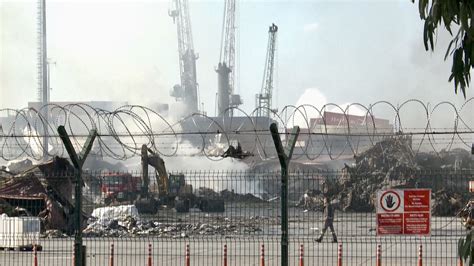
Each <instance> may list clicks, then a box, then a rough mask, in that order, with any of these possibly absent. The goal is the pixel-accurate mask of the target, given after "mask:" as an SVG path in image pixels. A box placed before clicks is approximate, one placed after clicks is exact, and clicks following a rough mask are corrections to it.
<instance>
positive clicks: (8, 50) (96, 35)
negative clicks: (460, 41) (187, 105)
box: [0, 0, 473, 114]
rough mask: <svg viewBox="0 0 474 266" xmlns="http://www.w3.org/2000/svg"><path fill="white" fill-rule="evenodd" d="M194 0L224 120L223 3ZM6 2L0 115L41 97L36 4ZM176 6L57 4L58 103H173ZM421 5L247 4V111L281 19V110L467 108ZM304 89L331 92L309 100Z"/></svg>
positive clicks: (209, 83)
mask: <svg viewBox="0 0 474 266" xmlns="http://www.w3.org/2000/svg"><path fill="white" fill-rule="evenodd" d="M190 2H191V4H190V12H191V20H192V28H193V37H194V46H195V50H196V52H198V53H199V59H198V63H197V68H198V69H197V72H198V82H199V84H200V95H201V101H202V102H204V104H205V109H206V110H207V111H208V113H209V114H214V103H215V94H216V91H217V88H216V87H217V82H216V80H217V77H216V73H215V71H214V68H215V66H216V65H217V63H218V59H219V46H220V43H219V42H220V34H221V28H222V15H223V0H222V1H190ZM0 3H1V4H0V34H1V46H0V108H5V107H13V108H20V107H24V106H26V104H27V102H28V101H34V100H36V98H37V96H36V95H37V85H36V84H37V81H36V63H37V61H36V48H37V47H36V6H37V4H36V1H34V0H28V1H27V0H22V1H9V0H0ZM169 7H170V2H168V1H158V0H150V1H132V0H122V1H112V0H109V1H105V0H101V1H78V0H56V1H47V24H48V57H50V58H52V60H53V61H55V62H56V65H55V66H52V70H51V75H52V76H51V85H52V87H53V90H52V93H51V100H52V101H74V100H81V101H89V100H114V101H129V102H132V103H136V104H140V103H147V102H150V101H152V102H170V101H172V99H171V98H170V96H169V90H170V89H171V87H172V86H173V85H174V84H176V83H178V81H179V72H178V54H177V37H176V25H174V24H173V21H172V19H171V18H170V17H169V16H168V8H169ZM417 9H418V7H417V4H413V3H411V1H409V0H400V1H395V0H393V1H355V0H352V1H263V0H262V1H240V3H239V12H238V21H239V22H238V24H239V36H240V38H239V42H238V48H239V52H240V54H239V57H238V61H239V63H240V65H239V66H240V67H239V71H238V73H237V75H238V81H237V82H238V84H239V85H240V86H239V88H238V89H237V92H238V93H240V94H241V95H242V96H243V100H244V106H243V108H244V109H245V110H252V109H253V108H254V107H255V94H256V93H258V92H259V91H260V88H261V84H262V75H263V67H264V61H265V54H266V45H267V39H268V34H267V30H268V26H269V25H270V24H271V23H275V24H277V25H278V27H279V32H278V45H277V47H278V51H277V73H276V75H277V80H276V81H277V82H276V86H277V89H276V91H275V97H276V99H277V104H278V106H279V107H281V106H283V105H287V104H297V102H299V103H316V104H317V103H319V104H320V103H321V102H325V101H328V102H335V103H339V104H342V103H348V102H361V103H363V104H369V103H372V102H375V101H378V100H388V101H390V102H393V103H394V104H397V103H398V102H401V101H404V100H407V99H411V98H417V99H420V100H422V101H424V102H440V101H444V100H447V101H452V102H455V103H456V104H457V105H461V104H462V103H463V102H464V98H463V97H462V95H455V94H454V88H453V84H451V83H448V82H447V80H448V77H449V70H450V63H451V62H450V61H447V62H444V61H443V56H444V52H445V49H446V44H447V37H446V36H444V37H440V38H439V40H438V41H437V42H438V46H437V52H436V53H434V54H433V53H431V52H426V51H425V50H424V47H423V43H422V29H423V22H422V21H421V20H420V19H419V15H418V13H417ZM308 89H313V91H308ZM305 91H306V94H305V95H321V97H319V98H316V97H308V96H307V97H305V98H304V99H300V100H299V98H300V96H301V95H303V93H304V92H305ZM472 95H473V94H472V89H469V90H468V98H469V97H470V96H472ZM324 98H325V100H324ZM322 99H323V100H322ZM298 100H299V101H298Z"/></svg>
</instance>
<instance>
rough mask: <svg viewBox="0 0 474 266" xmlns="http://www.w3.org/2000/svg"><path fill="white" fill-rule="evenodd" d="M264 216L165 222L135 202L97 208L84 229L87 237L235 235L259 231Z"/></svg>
mask: <svg viewBox="0 0 474 266" xmlns="http://www.w3.org/2000/svg"><path fill="white" fill-rule="evenodd" d="M261 221H262V219H260V218H259V217H250V218H249V219H241V220H231V219H229V218H225V217H213V218H212V220H211V221H210V222H209V223H204V222H198V223H162V222H159V221H152V220H151V221H145V220H143V219H141V218H140V216H139V215H138V211H137V209H136V207H135V206H133V205H127V206H115V207H105V208H98V209H95V210H94V212H93V213H92V218H91V219H90V221H89V225H88V226H87V228H86V229H84V230H83V233H84V236H87V237H105V236H107V237H123V236H140V235H154V236H157V237H166V238H183V237H190V236H196V235H232V234H242V233H256V232H259V231H261V229H260V228H259V227H258V226H257V225H258V224H259V223H260V222H261Z"/></svg>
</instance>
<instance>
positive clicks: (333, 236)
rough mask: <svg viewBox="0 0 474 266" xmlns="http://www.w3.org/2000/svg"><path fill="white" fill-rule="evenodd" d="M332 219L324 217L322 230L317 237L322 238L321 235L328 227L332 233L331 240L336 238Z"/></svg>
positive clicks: (322, 235)
mask: <svg viewBox="0 0 474 266" xmlns="http://www.w3.org/2000/svg"><path fill="white" fill-rule="evenodd" d="M333 221H334V220H333V219H326V221H325V222H324V228H323V230H322V231H321V235H320V236H319V239H320V240H322V239H323V237H324V234H325V233H326V231H327V230H328V228H329V229H331V233H332V239H333V240H337V236H336V231H334V225H333V224H332V223H333Z"/></svg>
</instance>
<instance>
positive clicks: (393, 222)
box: [377, 189, 431, 235]
mask: <svg viewBox="0 0 474 266" xmlns="http://www.w3.org/2000/svg"><path fill="white" fill-rule="evenodd" d="M430 224H431V190H429V189H389V190H382V191H378V192H377V235H429V234H430V233H431V226H430Z"/></svg>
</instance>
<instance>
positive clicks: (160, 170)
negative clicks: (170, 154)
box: [141, 144, 169, 197]
mask: <svg viewBox="0 0 474 266" xmlns="http://www.w3.org/2000/svg"><path fill="white" fill-rule="evenodd" d="M141 155H142V173H143V178H142V196H147V195H148V194H149V185H150V177H149V175H148V165H151V166H152V167H153V168H155V171H156V175H155V176H156V184H158V193H159V196H160V197H162V196H167V195H168V192H169V188H168V186H169V184H168V182H169V177H168V172H167V171H166V167H165V161H163V159H162V158H161V157H160V155H159V154H157V153H155V152H153V151H152V150H151V149H149V148H148V147H147V146H146V145H145V144H143V145H142V151H141Z"/></svg>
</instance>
